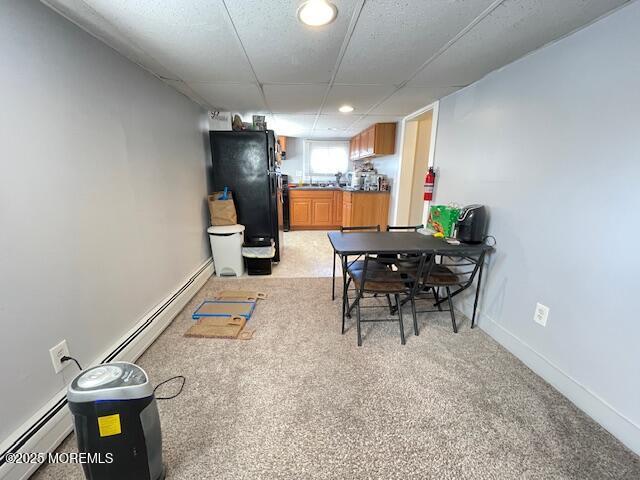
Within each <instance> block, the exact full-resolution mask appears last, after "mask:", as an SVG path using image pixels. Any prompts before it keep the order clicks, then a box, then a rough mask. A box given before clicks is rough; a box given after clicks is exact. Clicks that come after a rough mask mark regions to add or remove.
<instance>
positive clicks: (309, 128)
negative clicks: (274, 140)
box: [274, 114, 316, 137]
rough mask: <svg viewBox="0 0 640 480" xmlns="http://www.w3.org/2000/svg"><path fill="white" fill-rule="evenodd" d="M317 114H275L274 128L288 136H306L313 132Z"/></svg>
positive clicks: (279, 133) (278, 132)
mask: <svg viewBox="0 0 640 480" xmlns="http://www.w3.org/2000/svg"><path fill="white" fill-rule="evenodd" d="M315 119H316V116H315V115H287V114H276V115H274V130H275V132H276V133H277V134H278V135H284V136H287V137H306V136H308V135H311V134H312V133H313V122H315Z"/></svg>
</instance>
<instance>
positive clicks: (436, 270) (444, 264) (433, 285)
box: [415, 252, 485, 335]
mask: <svg viewBox="0 0 640 480" xmlns="http://www.w3.org/2000/svg"><path fill="white" fill-rule="evenodd" d="M484 256H485V252H482V253H480V254H479V255H477V256H470V255H441V256H440V257H441V259H440V263H437V262H436V256H435V255H433V256H431V258H429V259H427V261H426V262H425V267H424V269H423V273H422V275H420V276H419V278H420V282H419V283H420V286H419V288H418V294H417V295H416V298H421V297H420V295H421V294H424V293H426V292H428V291H429V290H432V291H433V294H434V297H435V301H436V303H435V305H436V306H437V307H438V310H421V311H419V312H418V313H424V312H436V311H442V307H441V304H442V303H443V302H445V301H446V302H447V303H448V304H449V312H450V314H451V324H452V325H453V331H454V333H458V325H457V324H456V314H455V312H454V310H453V297H454V296H456V295H457V294H458V293H460V292H462V291H463V290H465V289H467V288H469V287H470V286H471V285H472V284H473V281H474V279H475V277H476V274H477V273H478V271H479V270H480V267H481V266H482V264H483V262H484ZM440 288H444V289H445V291H446V293H447V297H446V298H443V299H441V298H439V296H438V292H439V290H440ZM452 289H454V291H453V292H452V291H451V290H452ZM415 333H416V335H417V334H418V330H417V329H416V330H415Z"/></svg>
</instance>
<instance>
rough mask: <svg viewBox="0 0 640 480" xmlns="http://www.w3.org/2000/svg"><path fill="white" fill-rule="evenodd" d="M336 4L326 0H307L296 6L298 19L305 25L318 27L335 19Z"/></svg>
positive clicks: (336, 13)
mask: <svg viewBox="0 0 640 480" xmlns="http://www.w3.org/2000/svg"><path fill="white" fill-rule="evenodd" d="M336 15H338V9H337V8H336V6H335V5H334V4H333V3H331V2H329V1H328V0H307V1H306V2H304V3H303V4H302V5H300V7H299V8H298V19H299V20H300V21H301V22H302V23H304V24H305V25H309V26H311V27H320V26H322V25H327V24H328V23H331V22H333V21H334V20H335V18H336Z"/></svg>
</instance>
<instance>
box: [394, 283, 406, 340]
mask: <svg viewBox="0 0 640 480" xmlns="http://www.w3.org/2000/svg"><path fill="white" fill-rule="evenodd" d="M395 297H396V307H398V323H399V324H400V343H401V344H402V345H404V344H405V343H406V340H405V339H404V323H402V305H400V295H398V294H397V293H396V294H395Z"/></svg>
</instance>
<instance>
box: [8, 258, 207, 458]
mask: <svg viewBox="0 0 640 480" xmlns="http://www.w3.org/2000/svg"><path fill="white" fill-rule="evenodd" d="M211 263H212V260H209V261H207V262H205V263H204V264H203V265H202V266H201V267H200V268H199V269H198V270H197V271H196V272H195V273H194V274H193V275H192V276H191V277H190V278H189V280H187V282H186V283H185V284H184V285H182V287H180V289H179V290H177V291H176V292H175V293H174V294H173V295H172V296H171V297H169V298H168V299H167V300H166V301H165V302H164V303H162V305H160V306H159V307H158V309H157V310H156V311H155V312H154V313H153V314H152V315H151V316H149V318H147V319H146V320H145V322H144V323H143V324H142V325H140V326H139V327H138V328H137V329H136V330H135V331H134V332H132V333H131V335H129V336H128V337H127V338H126V339H125V340H123V341H122V342H121V343H120V344H119V345H117V346H116V347H115V348H114V349H113V350H112V351H111V352H110V353H109V354H108V355H107V356H106V357H105V358H104V359H102V360H101V361H100V363H107V362H110V361H112V360H114V359H116V358H117V357H118V355H119V354H120V353H122V352H123V351H124V350H125V349H126V348H127V346H129V345H130V344H131V343H132V342H133V341H134V340H136V339H137V338H138V337H139V336H140V335H142V333H144V331H145V330H146V329H147V328H149V326H151V325H152V324H153V322H154V320H155V319H157V318H158V317H159V316H160V315H161V314H162V313H163V312H164V311H165V310H166V309H167V308H169V307H170V306H171V304H172V303H173V302H174V301H175V300H176V299H177V298H178V297H179V296H180V295H182V294H183V293H184V292H185V291H186V290H187V289H188V288H189V287H190V286H191V285H192V284H193V282H195V281H196V280H197V278H198V277H199V276H200V275H201V274H202V272H204V271H205V270H206V269H207V268H208V267H209V266H210V265H211ZM66 406H67V398H66V397H63V398H61V399H60V400H59V401H58V402H57V403H56V404H55V405H54V406H52V407H51V408H50V409H49V410H47V411H46V412H45V413H44V414H43V415H42V416H41V417H40V418H39V419H38V420H36V421H35V422H34V424H33V425H32V426H31V427H30V428H28V429H27V430H26V431H25V432H24V433H23V434H22V435H21V436H20V437H18V439H17V440H16V441H15V442H13V443H12V444H11V445H10V446H9V448H7V449H6V450H5V451H4V452H2V453H1V454H0V468H1V467H2V466H3V465H4V464H5V463H6V458H7V454H8V453H16V452H18V451H19V450H20V449H21V448H22V447H23V446H24V445H25V444H26V443H27V442H28V441H29V440H30V439H31V438H32V437H33V436H34V435H35V434H36V433H38V432H39V431H40V430H41V429H42V428H43V427H44V426H45V425H46V424H47V422H49V421H50V420H51V419H52V418H53V417H54V416H55V415H56V414H57V413H58V412H60V410H62V409H63V408H64V407H66Z"/></svg>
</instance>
